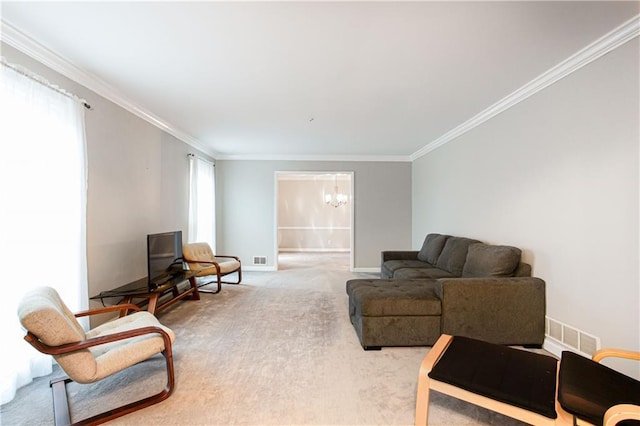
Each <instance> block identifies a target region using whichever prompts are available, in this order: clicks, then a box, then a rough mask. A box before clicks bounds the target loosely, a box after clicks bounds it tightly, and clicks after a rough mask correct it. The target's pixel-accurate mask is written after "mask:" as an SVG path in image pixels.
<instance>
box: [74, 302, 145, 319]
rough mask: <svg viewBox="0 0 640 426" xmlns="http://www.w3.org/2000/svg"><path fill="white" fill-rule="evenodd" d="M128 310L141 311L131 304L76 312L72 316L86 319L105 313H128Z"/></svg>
mask: <svg viewBox="0 0 640 426" xmlns="http://www.w3.org/2000/svg"><path fill="white" fill-rule="evenodd" d="M128 310H132V311H141V310H142V309H140V307H139V306H137V305H134V304H133V303H124V304H122V305H112V306H105V307H103V308H95V309H89V310H86V311H80V312H76V313H75V314H74V315H75V317H76V318H79V317H86V316H89V315H98V314H104V313H107V312H114V311H128Z"/></svg>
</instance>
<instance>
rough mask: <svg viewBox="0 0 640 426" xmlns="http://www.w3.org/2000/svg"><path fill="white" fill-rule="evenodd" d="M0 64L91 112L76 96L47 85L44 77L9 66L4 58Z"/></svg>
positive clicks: (83, 100)
mask: <svg viewBox="0 0 640 426" xmlns="http://www.w3.org/2000/svg"><path fill="white" fill-rule="evenodd" d="M0 59H1V62H2V65H4V66H5V67H7V68H9V69H12V70H13V71H15V72H17V73H18V74H20V75H23V76H25V77H27V78H30V79H31V80H33V81H35V82H36V83H40V84H42V85H43V86H46V87H48V88H49V89H51V90H55V91H56V92H58V93H60V94H62V95H64V96H66V97H68V98H71V99H73V100H74V101H77V102H80V103H81V104H82V105H84V107H85V108H86V109H88V110H92V109H93V108H92V107H91V105H90V104H89V103H88V102H87V101H86V100H85V99H82V98H79V97H78V96H76V95H74V94H73V93H69V92H67V91H66V90H64V89H62V88H60V87H58V86H56V85H55V84H51V83H49V81H48V80H47V79H45V78H44V77H41V76H39V75H38V74H36V73H34V72H32V71H30V70H28V69H27V68H25V67H23V66H20V65H17V64H10V63H9V62H7V60H6V59H5V57H4V56H2V57H1V58H0Z"/></svg>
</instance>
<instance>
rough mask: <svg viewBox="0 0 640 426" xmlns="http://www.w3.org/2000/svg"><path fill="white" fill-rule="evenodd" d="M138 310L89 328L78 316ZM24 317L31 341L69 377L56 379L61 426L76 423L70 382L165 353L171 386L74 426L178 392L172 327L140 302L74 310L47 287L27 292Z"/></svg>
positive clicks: (90, 379) (88, 380)
mask: <svg viewBox="0 0 640 426" xmlns="http://www.w3.org/2000/svg"><path fill="white" fill-rule="evenodd" d="M125 309H128V310H134V311H136V312H134V313H133V314H131V315H127V316H125V317H122V318H117V319H115V320H112V321H109V322H107V323H104V324H102V325H100V326H98V327H96V328H93V329H91V330H90V331H88V332H85V331H84V329H83V328H82V326H81V325H80V324H79V323H78V320H77V319H76V318H77V317H81V316H87V315H94V314H100V313H105V312H114V311H121V310H125ZM18 317H19V319H20V322H21V324H22V326H23V327H24V328H25V329H26V330H27V334H26V336H25V340H26V341H27V342H29V343H30V344H31V345H32V346H33V347H34V348H35V349H37V350H38V351H40V352H42V353H45V354H49V355H53V357H54V358H55V360H56V361H57V363H58V364H59V365H60V367H61V368H62V370H63V371H64V372H65V373H66V374H67V376H68V377H62V378H60V379H56V380H52V381H51V388H52V393H53V408H54V418H55V424H56V425H62V424H65V425H68V424H72V423H71V420H72V418H71V413H70V410H69V404H68V401H67V393H66V384H67V383H68V382H70V381H75V382H77V383H82V384H87V383H94V382H97V381H99V380H102V379H104V378H106V377H108V376H111V375H113V374H116V373H118V372H121V371H123V370H125V369H127V368H128V367H131V366H133V365H135V364H138V363H140V362H142V361H145V360H147V359H149V358H150V357H152V356H154V355H157V354H162V355H163V356H164V358H165V364H166V373H167V384H166V386H165V387H164V389H162V390H161V391H160V392H158V393H156V394H154V395H151V396H148V397H146V398H143V399H140V400H138V401H134V402H130V403H128V404H125V405H122V406H120V407H117V408H114V409H111V410H108V411H105V412H103V413H99V414H96V415H93V416H91V417H89V418H86V419H84V420H80V421H77V422H74V423H73V424H100V423H104V422H106V421H109V420H113V419H115V418H117V417H120V416H123V415H125V414H129V413H131V412H133V411H136V410H139V409H141V408H144V407H148V406H150V405H153V404H157V403H159V402H161V401H163V400H165V399H167V398H168V397H169V396H170V395H171V394H172V392H173V390H174V385H175V377H174V370H173V353H172V346H171V345H172V343H173V341H174V339H175V335H174V333H173V331H172V330H170V329H169V328H167V327H165V326H163V325H162V324H160V322H159V321H158V320H157V318H156V317H155V316H153V315H152V314H150V313H149V312H145V311H140V308H139V307H137V306H136V305H131V304H127V305H115V306H109V307H105V308H100V309H93V310H89V311H84V312H80V313H77V314H75V315H74V314H73V313H71V311H70V310H69V309H68V307H67V306H66V305H65V304H64V302H63V301H62V299H61V298H60V296H59V294H58V292H57V291H56V290H55V289H53V288H51V287H41V288H37V289H34V290H32V291H30V292H28V293H27V294H26V295H25V296H23V298H22V300H21V302H20V304H19V306H18Z"/></svg>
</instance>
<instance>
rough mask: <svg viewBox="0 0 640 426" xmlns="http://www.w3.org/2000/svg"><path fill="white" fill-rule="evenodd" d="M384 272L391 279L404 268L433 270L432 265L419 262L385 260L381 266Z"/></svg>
mask: <svg viewBox="0 0 640 426" xmlns="http://www.w3.org/2000/svg"><path fill="white" fill-rule="evenodd" d="M382 267H383V268H384V270H385V272H386V273H387V274H388V275H389V276H391V277H393V276H394V274H395V272H396V271H398V270H400V269H404V268H418V269H421V268H433V265H431V264H429V263H426V262H423V261H421V260H387V261H386V262H384V263H383V264H382Z"/></svg>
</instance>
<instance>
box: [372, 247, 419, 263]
mask: <svg viewBox="0 0 640 426" xmlns="http://www.w3.org/2000/svg"><path fill="white" fill-rule="evenodd" d="M418 253H419V252H418V251H398V250H395V251H394V250H388V251H383V252H382V253H381V254H382V263H384V262H386V261H387V260H418Z"/></svg>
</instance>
